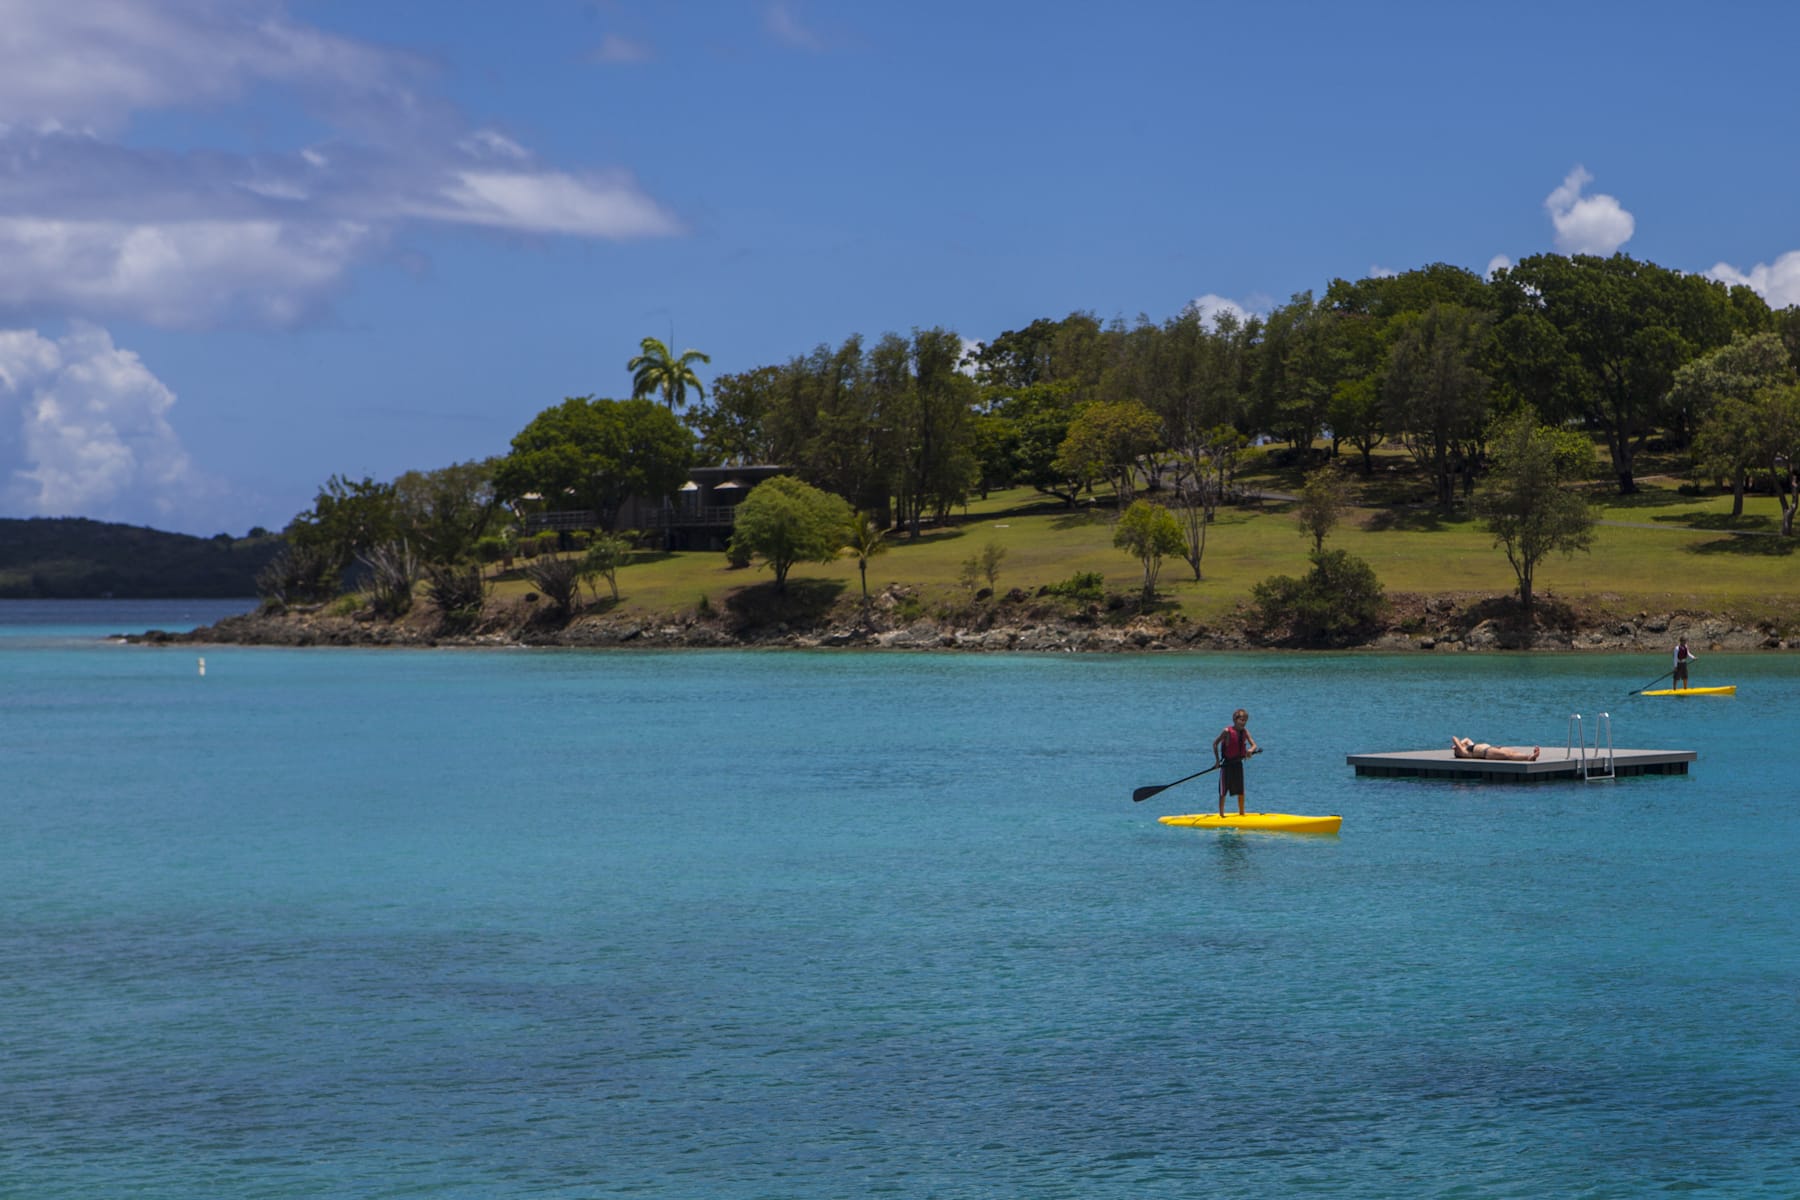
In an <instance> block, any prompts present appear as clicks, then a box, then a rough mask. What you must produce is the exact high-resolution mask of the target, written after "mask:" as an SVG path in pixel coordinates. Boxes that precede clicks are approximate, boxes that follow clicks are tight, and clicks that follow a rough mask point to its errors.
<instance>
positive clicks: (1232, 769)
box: [1219, 758, 1244, 796]
mask: <svg viewBox="0 0 1800 1200" xmlns="http://www.w3.org/2000/svg"><path fill="white" fill-rule="evenodd" d="M1219 787H1220V789H1221V790H1223V791H1226V792H1229V793H1230V794H1231V795H1233V796H1241V795H1243V794H1244V760H1243V759H1241V758H1228V759H1226V760H1225V765H1224V766H1222V767H1220V768H1219Z"/></svg>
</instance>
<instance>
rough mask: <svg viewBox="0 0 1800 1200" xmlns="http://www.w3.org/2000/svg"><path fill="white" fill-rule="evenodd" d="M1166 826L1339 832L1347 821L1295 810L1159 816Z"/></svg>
mask: <svg viewBox="0 0 1800 1200" xmlns="http://www.w3.org/2000/svg"><path fill="white" fill-rule="evenodd" d="M1156 819H1157V820H1159V821H1161V822H1162V823H1163V824H1164V825H1187V826H1191V827H1193V828H1195V829H1260V830H1267V831H1272V832H1275V833H1336V832H1337V831H1338V826H1339V825H1342V824H1343V823H1344V818H1342V817H1339V816H1329V817H1305V816H1299V815H1297V814H1295V813H1256V812H1253V813H1227V814H1226V815H1224V816H1222V817H1221V816H1220V815H1219V814H1218V813H1189V814H1188V815H1186V816H1180V817H1158V818H1156Z"/></svg>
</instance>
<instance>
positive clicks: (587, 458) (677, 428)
mask: <svg viewBox="0 0 1800 1200" xmlns="http://www.w3.org/2000/svg"><path fill="white" fill-rule="evenodd" d="M693 445H694V436H693V434H692V433H691V432H689V431H688V429H687V428H686V427H685V426H683V425H682V424H681V423H680V422H679V421H677V420H676V419H675V417H674V416H673V415H672V414H671V413H670V412H669V411H668V410H667V409H665V408H664V407H662V406H661V405H659V404H657V403H656V402H655V401H653V400H596V399H593V398H592V397H588V396H573V397H570V398H569V399H567V400H564V401H563V402H562V403H561V404H559V405H557V406H556V407H554V408H547V409H545V410H544V411H543V412H541V413H539V414H538V415H537V416H535V417H533V418H532V419H531V423H530V424H528V425H526V426H525V428H524V429H522V430H520V431H519V433H518V434H517V435H516V436H515V437H514V438H513V442H512V453H510V454H508V455H507V456H506V457H505V458H503V459H501V460H500V461H499V462H498V463H497V464H496V465H495V468H494V490H495V491H496V492H497V493H498V494H499V495H500V496H501V497H502V498H503V499H505V500H508V501H519V500H522V499H524V498H526V497H527V496H531V495H536V496H538V497H540V498H541V500H542V502H543V503H544V504H545V505H546V506H547V507H548V508H550V509H552V510H557V509H592V510H593V511H594V512H595V513H596V514H597V515H598V517H599V520H600V522H601V524H602V525H604V526H605V527H606V528H608V529H611V528H613V524H614V522H615V521H616V520H617V517H618V511H619V506H620V504H622V503H623V502H624V501H625V499H626V498H627V497H630V496H642V497H650V498H656V497H662V496H667V495H670V494H671V493H673V492H674V491H675V490H676V489H677V488H679V487H680V486H681V485H682V483H683V482H684V481H685V480H686V479H687V471H688V467H689V466H691V465H692V463H693Z"/></svg>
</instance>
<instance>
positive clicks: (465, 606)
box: [425, 563, 488, 629]
mask: <svg viewBox="0 0 1800 1200" xmlns="http://www.w3.org/2000/svg"><path fill="white" fill-rule="evenodd" d="M425 591H426V594H427V595H429V596H430V597H431V602H432V604H434V605H435V606H436V607H437V610H438V613H439V615H440V616H441V617H442V619H443V623H444V625H445V626H446V627H449V628H452V629H467V628H469V627H470V626H472V625H474V624H475V622H477V621H479V620H480V619H481V610H482V607H483V606H484V605H485V604H486V603H487V596H488V585H487V584H486V583H485V582H484V581H483V580H482V578H481V568H480V567H476V566H452V565H449V564H445V563H433V564H432V565H431V566H428V567H426V568H425Z"/></svg>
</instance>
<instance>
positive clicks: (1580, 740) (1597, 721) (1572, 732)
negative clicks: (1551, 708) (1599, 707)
mask: <svg viewBox="0 0 1800 1200" xmlns="http://www.w3.org/2000/svg"><path fill="white" fill-rule="evenodd" d="M1602 732H1604V733H1605V735H1606V750H1605V756H1604V757H1602V754H1601V749H1600V735H1601V734H1602ZM1577 748H1579V749H1580V751H1581V777H1582V778H1583V779H1585V780H1587V781H1588V782H1589V783H1593V782H1596V781H1597V780H1602V779H1612V778H1615V775H1616V772H1615V770H1614V765H1613V740H1612V714H1611V713H1599V714H1598V715H1596V716H1595V717H1594V746H1593V755H1592V757H1590V756H1589V754H1588V744H1587V730H1586V728H1585V727H1584V726H1583V725H1582V723H1581V714H1580V713H1570V714H1569V740H1568V744H1567V745H1565V746H1564V747H1563V755H1564V757H1566V758H1574V757H1575V753H1574V752H1575V750H1576V749H1577ZM1602 763H1604V764H1605V769H1604V770H1602V769H1601V764H1602Z"/></svg>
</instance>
